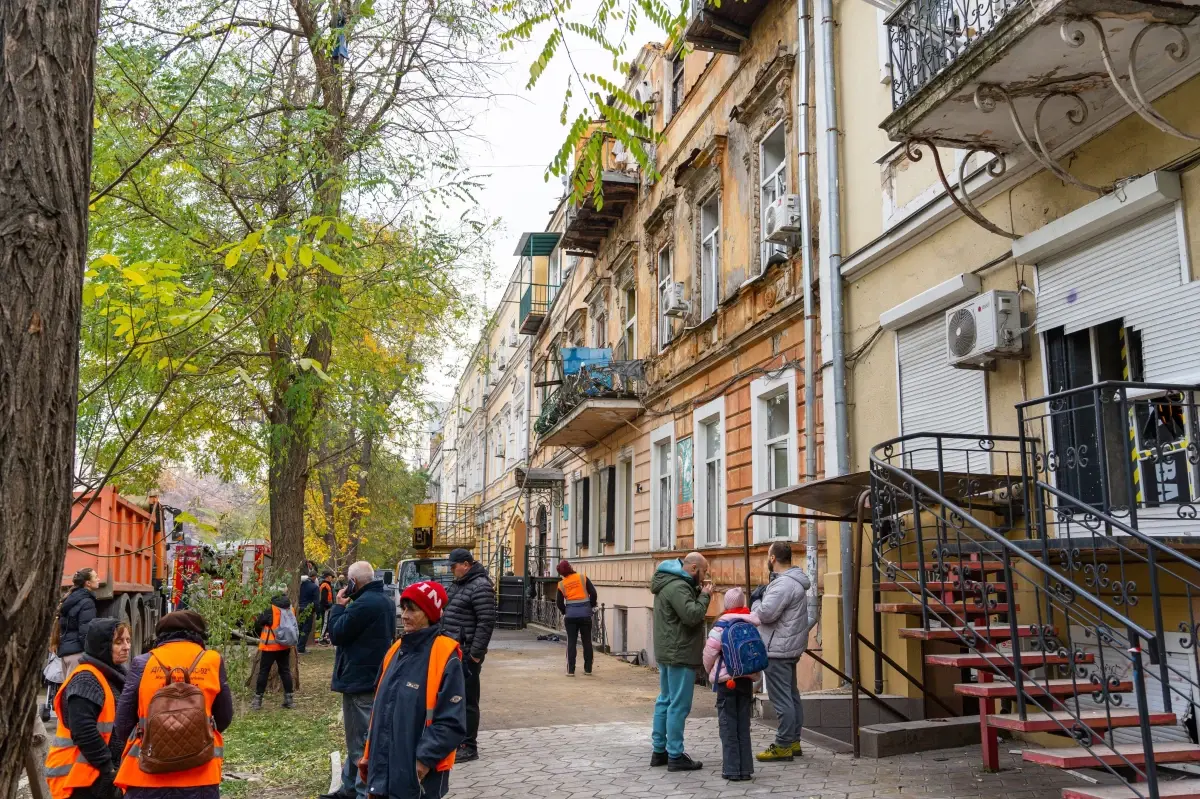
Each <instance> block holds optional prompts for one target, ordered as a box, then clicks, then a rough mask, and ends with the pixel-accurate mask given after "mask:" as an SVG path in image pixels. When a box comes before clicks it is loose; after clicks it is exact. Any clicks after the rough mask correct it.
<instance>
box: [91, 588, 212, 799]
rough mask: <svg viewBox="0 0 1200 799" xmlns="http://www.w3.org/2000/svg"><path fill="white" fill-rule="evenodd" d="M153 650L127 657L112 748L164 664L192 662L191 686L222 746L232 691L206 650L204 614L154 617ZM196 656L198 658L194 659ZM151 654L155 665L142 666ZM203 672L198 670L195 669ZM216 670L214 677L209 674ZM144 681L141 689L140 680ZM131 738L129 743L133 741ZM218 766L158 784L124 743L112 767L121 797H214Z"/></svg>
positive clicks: (132, 725)
mask: <svg viewBox="0 0 1200 799" xmlns="http://www.w3.org/2000/svg"><path fill="white" fill-rule="evenodd" d="M154 633H155V639H154V648H153V649H152V650H151V651H149V652H147V653H146V654H144V655H139V656H138V657H136V658H134V659H133V663H132V664H131V665H130V668H129V676H128V677H127V678H126V679H125V690H124V691H122V692H121V698H120V699H118V700H117V722H116V727H115V729H114V730H113V739H112V744H113V748H114V750H116V749H117V748H121V747H124V746H125V744H126V740H127V739H128V738H129V736H130V734H131V733H134V732H135V730H136V729H137V727H138V722H139V721H140V714H141V713H142V712H144V710H145V708H143V707H142V699H143V694H146V695H149V696H153V694H152V693H151V690H152V689H156V686H161V685H163V684H165V680H164V679H163V676H162V672H163V669H164V668H174V667H176V666H178V667H179V668H183V669H186V668H189V667H190V666H191V664H193V663H195V664H196V668H195V673H194V676H193V684H195V685H198V687H200V688H201V690H202V691H203V692H204V699H205V705H206V709H207V710H208V715H209V717H210V718H211V719H212V724H213V728H214V729H215V730H216V732H215V737H216V741H217V745H218V746H223V738H222V733H224V732H225V730H226V729H227V728H228V727H229V725H230V724H231V723H232V722H233V692H232V691H231V690H230V689H229V679H228V677H227V676H226V674H225V663H224V661H223V660H222V659H221V656H220V654H219V653H218V652H216V651H215V650H206V649H205V644H206V643H207V641H208V625H207V623H205V621H204V617H203V616H201V615H200V614H199V613H196V612H195V611H192V610H177V611H175V612H174V613H168V614H167V615H166V616H163V617H162V619H160V620H159V622H158V626H157V627H155V629H154ZM197 656H200V659H199V660H197ZM151 657H153V658H155V660H156V664H155V666H154V667H153V668H150V669H148V668H147V666H148V665H149V663H150V659H151ZM201 670H203V672H201ZM214 672H215V673H216V675H217V676H216V679H215V680H214V679H213V678H212V674H213V673H214ZM143 681H146V682H147V686H146V690H145V691H143V690H142V682H143ZM137 742H138V741H137V739H136V738H135V739H134V741H133V742H132V743H135V744H136V743H137ZM222 768H223V764H222V762H221V760H220V758H214V759H213V761H212V762H211V763H209V764H207V765H205V766H200V767H198V768H195V769H189V770H188V771H182V772H174V773H172V774H170V775H167V776H169V777H170V779H171V780H172V782H173V783H174V786H176V787H163V786H162V785H160V784H158V783H160V782H161V778H160V775H156V774H147V773H145V772H143V771H142V770H141V768H140V767H139V765H138V758H137V756H136V754H134V753H133V747H132V746H130V748H129V749H128V751H126V752H125V756H124V758H123V759H122V761H121V766H120V768H119V769H118V771H117V781H116V782H117V785H118V786H120V787H122V788H124V789H125V799H220V796H221V774H222Z"/></svg>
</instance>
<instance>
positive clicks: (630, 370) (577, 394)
mask: <svg viewBox="0 0 1200 799" xmlns="http://www.w3.org/2000/svg"><path fill="white" fill-rule="evenodd" d="M644 383H645V369H644V367H643V362H642V361H640V360H637V361H611V362H609V363H607V364H604V365H596V364H593V365H589V366H583V367H581V368H580V369H579V372H578V373H576V374H573V375H567V376H566V378H565V379H564V380H563V383H562V385H561V386H559V387H558V388H557V389H555V390H554V393H552V394H551V395H550V396H548V397H547V398H546V402H545V404H544V405H543V406H542V413H541V415H540V416H539V417H538V419H537V422H535V423H534V426H533V429H534V432H535V433H537V434H538V435H539V436H542V435H545V434H546V433H547V432H549V431H550V430H551V429H553V428H554V426H555V425H557V424H558V423H559V422H561V421H562V420H563V419H565V418H566V417H567V416H568V415H570V413H571V411H573V410H575V409H576V408H578V407H579V406H580V405H581V404H582V403H583V402H585V401H587V400H590V399H637V398H638V397H639V396H640V395H641V392H642V388H643V386H644Z"/></svg>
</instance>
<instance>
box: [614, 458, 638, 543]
mask: <svg viewBox="0 0 1200 799" xmlns="http://www.w3.org/2000/svg"><path fill="white" fill-rule="evenodd" d="M635 494H636V488H635V486H634V479H633V456H632V455H630V456H628V457H626V458H623V459H622V460H621V462H620V463H619V464H617V518H618V523H617V536H616V539H617V540H616V545H617V552H632V551H633V503H634V496H635Z"/></svg>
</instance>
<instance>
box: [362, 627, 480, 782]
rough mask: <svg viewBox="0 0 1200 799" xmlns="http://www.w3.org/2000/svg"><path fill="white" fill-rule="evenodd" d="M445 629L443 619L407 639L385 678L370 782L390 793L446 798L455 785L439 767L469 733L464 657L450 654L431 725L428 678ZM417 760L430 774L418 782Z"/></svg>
mask: <svg viewBox="0 0 1200 799" xmlns="http://www.w3.org/2000/svg"><path fill="white" fill-rule="evenodd" d="M439 634H444V630H442V629H441V627H440V626H439V625H437V624H435V625H433V626H432V627H427V628H426V629H424V630H420V631H418V632H415V633H408V634H407V635H405V636H404V637H403V639H401V644H400V650H399V651H398V652H397V653H396V656H395V658H393V660H392V663H391V665H390V666H389V667H388V670H387V673H386V674H384V675H383V676H382V678H381V679H380V681H379V690H378V691H377V692H376V693H375V706H374V710H373V711H372V713H371V729H370V732H369V733H368V735H369V740H370V753H369V754H368V757H367V788H368V792H369V793H370V794H371V795H372V796H386V797H389V798H390V799H416V797H425V799H440V797H442V796H445V795H446V792H447V791H448V790H449V776H450V772H448V771H438V770H437V769H436V768H435V767H436V766H437V764H438V763H439V762H440V761H441V760H442V759H443V758H446V757H448V756H449V755H450V753H451V752H453V751H454V750H455V749H457V748H458V746H459V744H461V743H462V742H463V740H464V739H465V738H466V737H467V703H466V702H464V701H463V699H464V698H465V696H466V683H465V680H464V678H463V670H462V661H461V659H460V658H459V657H458V655H454V656H452V657H451V658H450V661H449V662H448V663H447V664H446V671H445V673H444V674H443V675H442V685H441V688H440V689H439V690H438V694H437V701H436V702H435V703H434V707H433V718H432V721H431V723H430V724H429V726H426V725H425V683H426V681H427V680H428V677H429V655H430V650H431V649H432V648H433V641H434V639H435V638H437V636H438V635H439ZM417 761H420V762H422V763H424V764H425V765H426V766H428V767H429V774H428V775H426V777H425V779H424V780H423V781H421V782H420V783H418V782H417V768H416V766H417Z"/></svg>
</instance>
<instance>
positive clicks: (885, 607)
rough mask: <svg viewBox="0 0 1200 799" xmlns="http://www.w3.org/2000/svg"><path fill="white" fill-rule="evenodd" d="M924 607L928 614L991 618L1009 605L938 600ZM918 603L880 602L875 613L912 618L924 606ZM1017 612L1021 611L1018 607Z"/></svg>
mask: <svg viewBox="0 0 1200 799" xmlns="http://www.w3.org/2000/svg"><path fill="white" fill-rule="evenodd" d="M924 605H928V606H929V612H930V613H946V614H950V613H956V614H958V615H959V616H993V615H995V614H997V613H1008V611H1009V607H1010V606H1009V605H1008V604H1006V603H1003V602H997V603H996V606H995V607H994V608H989V607H987V606H986V605H979V604H976V603H974V602H968V603H966V604H965V605H964V604H963V603H961V602H954V603H951V604H949V605H948V604H946V603H945V602H942V601H940V600H934V599H931V600H929V601H928V602H926V603H924ZM924 605H923V604H922V603H920V602H880V603H879V604H877V605H876V606H875V612H876V613H904V614H908V615H913V616H920V615H921V608H922V607H923V606H924ZM1016 609H1017V610H1020V609H1021V606H1020V605H1018V606H1017V608H1016Z"/></svg>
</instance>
